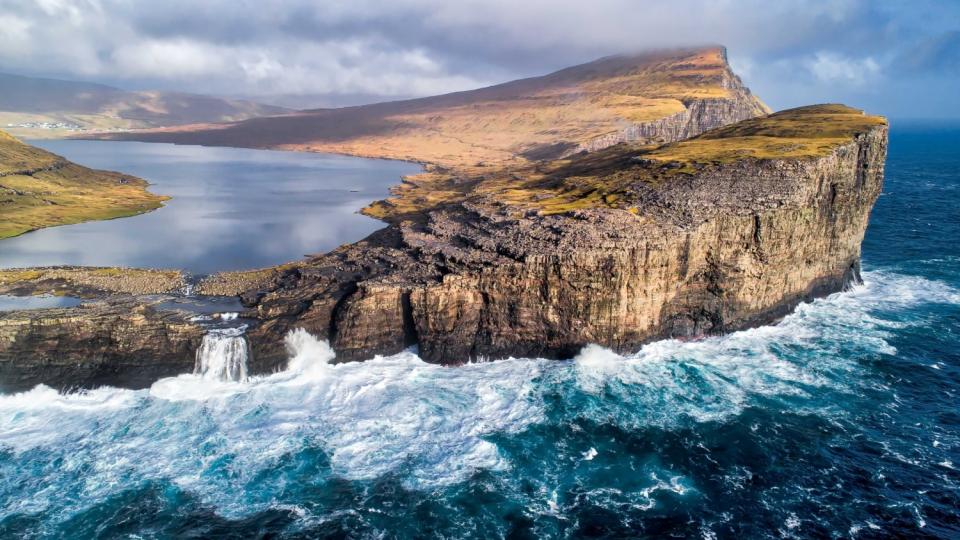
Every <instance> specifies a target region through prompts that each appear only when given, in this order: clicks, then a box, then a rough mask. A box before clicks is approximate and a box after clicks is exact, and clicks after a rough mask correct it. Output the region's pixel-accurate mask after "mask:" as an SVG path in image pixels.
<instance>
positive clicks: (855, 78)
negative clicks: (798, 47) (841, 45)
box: [804, 51, 880, 85]
mask: <svg viewBox="0 0 960 540" xmlns="http://www.w3.org/2000/svg"><path fill="white" fill-rule="evenodd" d="M804 65H805V66H806V68H807V69H808V70H810V72H811V73H812V74H813V76H814V77H816V78H817V79H819V80H820V81H823V82H831V83H850V84H854V85H861V84H866V83H868V82H870V81H871V80H872V79H873V78H874V77H876V76H877V75H878V74H879V73H880V64H878V63H877V61H876V60H874V59H873V58H872V57H869V56H868V57H865V58H849V57H846V56H843V55H841V54H837V53H832V52H829V51H820V52H818V53H816V54H815V55H814V56H813V57H812V58H809V59H807V60H805V61H804Z"/></svg>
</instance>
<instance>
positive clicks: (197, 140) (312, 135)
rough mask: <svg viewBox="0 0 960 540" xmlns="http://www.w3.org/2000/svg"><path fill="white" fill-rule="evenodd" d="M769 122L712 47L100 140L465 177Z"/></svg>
mask: <svg viewBox="0 0 960 540" xmlns="http://www.w3.org/2000/svg"><path fill="white" fill-rule="evenodd" d="M767 112H769V110H768V109H767V107H766V106H765V105H764V104H763V103H762V102H760V100H758V99H757V98H756V97H754V96H753V95H752V94H751V93H750V91H749V90H748V89H747V88H746V87H744V86H743V84H742V83H741V81H740V79H739V78H738V77H737V76H736V75H735V74H734V73H733V72H732V71H731V70H730V66H729V65H728V63H727V59H726V52H725V49H723V48H722V47H709V48H700V49H689V50H671V51H658V52H653V53H646V54H640V55H630V56H614V57H608V58H603V59H600V60H597V61H595V62H590V63H587V64H583V65H579V66H574V67H571V68H567V69H564V70H561V71H557V72H555V73H552V74H549V75H545V76H542V77H533V78H529V79H523V80H518V81H513V82H509V83H505V84H500V85H497V86H491V87H488V88H482V89H479V90H471V91H467V92H457V93H453V94H446V95H442V96H434V97H427V98H421V99H413V100H406V101H395V102H389V103H379V104H374V105H365V106H358V107H345V108H340V109H320V110H311V111H301V112H299V113H296V114H291V115H285V116H281V117H274V118H254V119H250V120H245V121H241V122H234V123H227V124H218V125H193V126H182V127H177V128H170V129H162V130H152V131H141V132H136V133H117V134H104V135H101V136H100V137H102V138H110V139H123V140H139V141H163V142H176V143H183V144H203V145H216V146H239V147H256V148H281V149H287V150H307V151H318V152H336V153H345V154H355V155H362V156H370V157H386V158H395V159H407V160H414V161H422V162H429V163H433V164H438V165H442V166H445V167H457V168H465V167H472V166H477V165H485V164H491V163H494V164H496V163H504V162H511V161H517V160H521V161H524V160H534V161H536V160H546V159H554V158H557V157H562V156H564V155H568V154H571V153H575V152H577V151H580V150H597V149H600V148H604V147H607V146H610V145H612V144H616V143H618V142H622V141H636V142H645V143H662V142H669V141H674V140H679V139H683V138H686V137H690V136H693V135H697V134H699V133H700V132H702V131H704V130H706V129H710V128H713V127H718V126H720V125H724V124H728V123H732V122H736V121H739V120H743V119H746V118H752V117H755V116H759V115H762V114H766V113H767Z"/></svg>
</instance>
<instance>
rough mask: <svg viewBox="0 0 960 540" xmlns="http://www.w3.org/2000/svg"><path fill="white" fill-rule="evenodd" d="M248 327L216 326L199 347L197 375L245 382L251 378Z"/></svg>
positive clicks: (204, 337)
mask: <svg viewBox="0 0 960 540" xmlns="http://www.w3.org/2000/svg"><path fill="white" fill-rule="evenodd" d="M246 328H247V327H246V326H240V327H237V328H214V329H211V330H210V331H209V332H207V334H206V335H205V336H203V342H202V343H201V344H200V348H198V349H197V361H196V365H195V367H194V374H196V375H200V376H201V377H203V378H204V379H205V380H214V381H233V382H243V381H245V380H247V361H248V360H249V358H250V344H249V343H247V338H246V337H245V336H244V332H245V331H246Z"/></svg>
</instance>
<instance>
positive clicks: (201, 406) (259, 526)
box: [0, 122, 960, 539]
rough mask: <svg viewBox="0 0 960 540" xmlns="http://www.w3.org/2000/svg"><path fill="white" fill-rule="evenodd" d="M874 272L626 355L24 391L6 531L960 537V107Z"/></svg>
mask: <svg viewBox="0 0 960 540" xmlns="http://www.w3.org/2000/svg"><path fill="white" fill-rule="evenodd" d="M863 267H864V274H863V277H864V280H865V283H864V284H863V285H862V286H858V287H855V288H853V289H852V290H850V291H847V292H843V293H838V294H835V295H832V296H830V297H828V298H824V299H820V300H817V301H814V302H812V303H808V304H804V305H801V306H800V307H799V308H798V309H797V310H796V311H795V312H794V313H793V314H792V315H789V316H788V317H786V318H785V319H784V320H783V321H782V322H780V323H779V324H776V325H773V326H766V327H762V328H756V329H752V330H747V331H742V332H736V333H733V334H730V335H726V336H722V337H715V338H708V339H703V340H698V341H660V342H656V343H651V344H649V345H647V346H645V347H643V348H642V349H641V350H639V351H637V352H636V353H635V354H631V355H627V356H619V355H616V354H614V353H612V352H610V351H608V350H605V349H603V348H600V347H596V346H589V347H586V348H585V349H584V350H582V351H581V352H580V353H579V354H578V355H577V356H576V357H575V358H572V359H570V360H568V361H559V362H558V361H547V360H539V359H511V360H504V361H497V362H490V363H481V364H471V365H467V366H464V367H459V368H443V367H438V366H434V365H430V364H426V363H424V362H422V361H421V360H420V359H419V358H418V357H417V356H416V354H415V352H414V351H408V352H405V353H401V354H398V355H395V356H390V357H385V358H377V359H374V360H371V361H368V362H364V363H350V364H337V365H333V364H329V363H328V362H329V360H330V359H331V358H332V356H333V353H332V352H331V351H330V349H329V347H327V345H326V344H325V343H323V342H320V341H317V340H316V339H314V338H313V337H312V336H310V335H309V334H306V333H305V332H297V333H294V334H292V335H290V336H289V337H288V346H289V349H290V351H291V360H290V366H289V368H288V369H287V370H286V371H284V372H281V373H277V374H274V375H270V376H264V377H255V378H252V379H251V380H249V381H247V382H244V383H219V384H211V383H210V382H209V381H204V380H201V379H200V378H199V377H198V376H194V375H182V376H180V377H176V378H171V379H164V380H162V381H159V382H157V383H156V384H155V385H154V386H153V387H152V388H150V389H148V390H142V391H131V390H121V389H113V388H101V389H97V390H92V391H88V392H84V393H73V394H69V395H63V394H58V393H57V392H55V391H54V390H51V389H49V388H45V387H37V388H35V389H33V390H31V391H28V392H26V393H22V394H16V395H3V396H0V537H2V538H20V537H24V538H84V539H86V538H181V537H188V538H251V537H278V536H282V537H290V538H317V537H331V538H547V537H549V538H553V537H556V538H623V537H630V538H638V537H639V538H643V537H651V538H652V537H663V536H666V537H676V538H703V539H714V538H890V537H896V538H960V470H958V468H960V352H958V351H960V125H946V124H923V123H909V122H902V123H898V122H894V123H893V125H892V129H891V138H890V153H889V159H888V162H887V176H886V184H885V189H884V193H883V195H882V196H881V197H880V199H879V201H878V202H877V205H876V208H875V210H874V213H873V216H872V219H871V224H870V227H869V230H868V232H867V237H866V240H865V242H864V246H863Z"/></svg>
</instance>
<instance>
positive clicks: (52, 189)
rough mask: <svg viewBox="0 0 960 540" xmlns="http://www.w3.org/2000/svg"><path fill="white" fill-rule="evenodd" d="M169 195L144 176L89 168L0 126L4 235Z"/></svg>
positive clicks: (142, 208) (131, 208)
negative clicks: (154, 190) (160, 192)
mask: <svg viewBox="0 0 960 540" xmlns="http://www.w3.org/2000/svg"><path fill="white" fill-rule="evenodd" d="M166 199H167V197H164V196H161V195H155V194H153V193H150V192H149V191H147V182H145V181H144V180H141V179H140V178H136V177H134V176H129V175H125V174H120V173H115V172H110V171H98V170H93V169H88V168H87V167H83V166H81V165H77V164H75V163H72V162H70V161H67V160H66V159H64V158H62V157H60V156H58V155H56V154H52V153H50V152H47V151H46V150H41V149H39V148H36V147H34V146H30V145H28V144H25V143H23V142H21V141H19V140H17V139H16V138H14V137H12V136H10V135H8V134H7V133H4V132H2V131H0V238H7V237H10V236H17V235H19V234H23V233H25V232H28V231H32V230H35V229H40V228H43V227H53V226H56V225H67V224H71V223H80V222H82V221H92V220H100V219H112V218H118V217H127V216H133V215H136V214H141V213H143V212H148V211H150V210H154V209H156V208H159V207H160V206H162V204H163V201H164V200H166Z"/></svg>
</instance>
